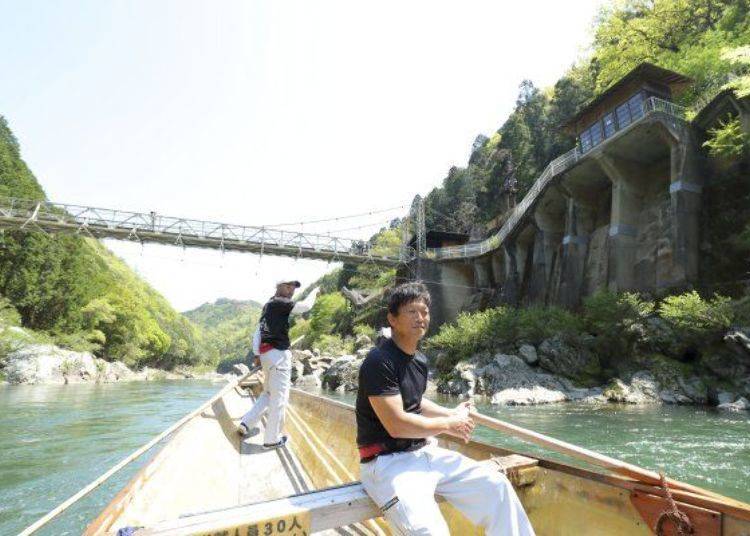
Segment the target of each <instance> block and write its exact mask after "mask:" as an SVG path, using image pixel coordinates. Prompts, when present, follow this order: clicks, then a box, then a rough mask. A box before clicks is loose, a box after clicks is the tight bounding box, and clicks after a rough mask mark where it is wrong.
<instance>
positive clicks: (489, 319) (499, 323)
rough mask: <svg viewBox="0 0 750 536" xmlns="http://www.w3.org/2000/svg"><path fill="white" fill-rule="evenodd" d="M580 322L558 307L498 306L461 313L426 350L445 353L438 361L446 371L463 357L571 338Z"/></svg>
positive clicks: (439, 333)
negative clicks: (514, 307) (548, 340)
mask: <svg viewBox="0 0 750 536" xmlns="http://www.w3.org/2000/svg"><path fill="white" fill-rule="evenodd" d="M580 327H581V323H580V321H579V319H578V318H577V317H576V316H575V315H574V314H573V313H571V312H569V311H566V310H564V309H560V308H558V307H547V308H545V307H529V308H525V309H513V308H510V307H504V306H501V307H496V308H494V309H487V310H485V311H480V312H476V313H461V314H460V315H459V316H458V318H457V319H456V321H455V322H454V323H451V324H444V325H442V326H441V327H440V330H439V331H438V333H437V334H435V335H434V336H432V337H431V338H430V339H429V340H428V341H427V347H428V348H432V349H435V350H439V351H440V352H442V354H443V357H442V358H441V359H439V360H438V361H437V363H436V364H437V367H438V369H439V370H440V371H441V372H447V371H448V370H450V369H452V368H453V367H454V366H455V364H456V363H457V362H458V361H459V360H460V359H462V358H465V357H468V356H470V355H472V354H475V353H477V352H482V351H496V350H498V349H502V348H504V347H506V346H509V345H510V346H513V347H515V345H516V344H519V343H522V342H530V343H533V344H539V343H541V342H542V341H543V340H544V339H547V338H550V337H552V336H554V335H557V334H562V335H563V336H570V335H573V334H575V333H577V332H578V331H579V330H580Z"/></svg>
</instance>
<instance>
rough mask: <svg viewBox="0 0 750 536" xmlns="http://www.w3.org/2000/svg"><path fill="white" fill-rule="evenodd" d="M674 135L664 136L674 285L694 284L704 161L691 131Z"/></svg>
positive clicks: (695, 279) (683, 131) (696, 271)
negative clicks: (667, 152) (668, 161)
mask: <svg viewBox="0 0 750 536" xmlns="http://www.w3.org/2000/svg"><path fill="white" fill-rule="evenodd" d="M675 134H677V135H676V136H675V135H674V134H672V132H671V131H670V132H669V134H668V135H666V134H665V136H664V137H665V139H666V141H667V142H668V143H669V148H670V183H669V196H670V202H671V216H672V233H671V235H672V236H671V239H672V247H673V270H672V279H673V280H672V284H673V285H691V284H694V283H696V282H697V280H698V260H699V259H698V254H699V253H698V248H699V244H700V210H701V205H702V192H703V176H702V165H701V164H702V162H701V153H700V151H699V150H698V146H697V143H696V141H695V139H694V135H693V133H692V131H691V130H690V129H689V128H687V127H684V126H683V127H682V128H678V129H676V130H675Z"/></svg>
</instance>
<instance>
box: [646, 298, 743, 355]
mask: <svg viewBox="0 0 750 536" xmlns="http://www.w3.org/2000/svg"><path fill="white" fill-rule="evenodd" d="M659 315H660V316H661V317H662V318H663V319H664V320H666V321H667V322H668V323H669V324H670V325H671V326H672V328H673V329H674V330H675V332H676V334H677V337H678V339H679V340H681V341H684V345H686V346H688V345H695V346H701V345H706V344H710V343H711V342H715V341H717V340H719V339H720V338H721V336H722V335H723V334H724V332H725V331H726V329H727V328H728V327H729V326H730V325H731V323H732V320H733V317H734V314H733V310H732V303H731V300H730V299H729V298H727V297H724V296H719V295H714V296H713V297H712V298H711V299H704V298H702V297H701V296H700V294H698V293H697V292H695V291H692V292H687V293H685V294H680V295H677V296H669V297H667V298H665V299H664V301H662V302H661V304H659Z"/></svg>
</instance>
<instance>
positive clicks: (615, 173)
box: [597, 154, 645, 292]
mask: <svg viewBox="0 0 750 536" xmlns="http://www.w3.org/2000/svg"><path fill="white" fill-rule="evenodd" d="M597 160H598V161H599V164H600V165H601V167H602V170H604V173H605V174H606V175H607V177H608V178H609V180H610V181H611V182H612V212H611V216H610V224H609V251H608V278H607V286H608V288H609V290H611V291H613V292H621V291H625V290H633V289H636V288H637V287H638V285H636V277H635V266H636V248H637V237H638V224H639V221H638V220H639V217H640V215H641V210H642V206H643V200H644V197H645V195H644V194H645V192H644V188H643V172H642V170H640V172H639V169H638V168H637V167H636V166H634V165H633V164H632V163H631V162H628V161H625V160H622V159H619V158H615V157H613V156H608V155H606V154H601V155H599V156H598V157H597Z"/></svg>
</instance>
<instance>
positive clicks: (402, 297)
mask: <svg viewBox="0 0 750 536" xmlns="http://www.w3.org/2000/svg"><path fill="white" fill-rule="evenodd" d="M415 301H421V302H424V304H425V305H427V306H428V307H429V306H430V292H429V291H428V290H427V287H425V286H424V285H423V284H422V283H420V282H419V281H415V282H411V283H403V284H402V285H399V286H397V287H396V288H394V289H393V290H392V291H391V295H390V297H389V299H388V312H389V313H391V314H392V315H393V316H396V315H398V311H399V309H401V306H403V305H406V304H407V303H411V302H415Z"/></svg>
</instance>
